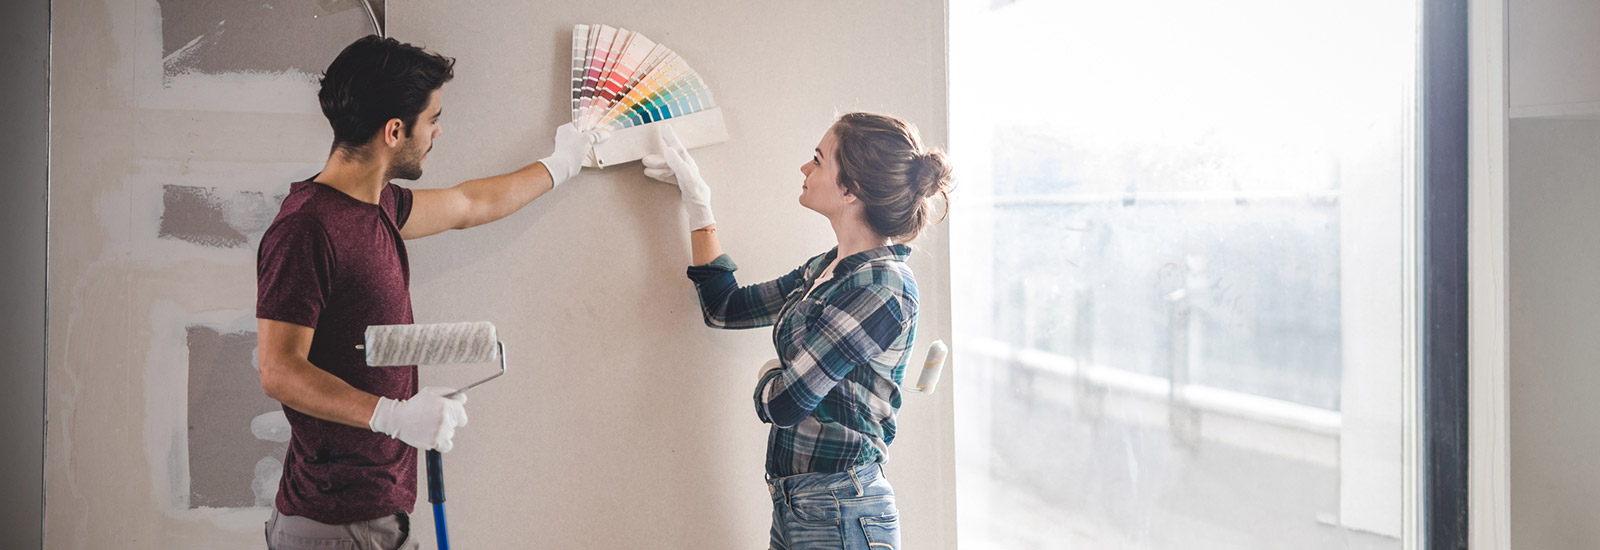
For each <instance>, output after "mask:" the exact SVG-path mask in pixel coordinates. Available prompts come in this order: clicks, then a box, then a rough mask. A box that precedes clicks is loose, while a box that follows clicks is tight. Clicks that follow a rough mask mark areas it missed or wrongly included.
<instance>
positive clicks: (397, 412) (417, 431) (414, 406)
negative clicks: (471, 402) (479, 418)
mask: <svg viewBox="0 0 1600 550" xmlns="http://www.w3.org/2000/svg"><path fill="white" fill-rule="evenodd" d="M452 394H454V395H452ZM466 403H467V396H466V395H465V394H460V393H455V390H452V389H450V388H439V387H431V386H430V387H426V388H422V390H421V391H418V392H417V394H416V395H414V396H412V397H411V398H410V399H405V400H394V399H389V398H387V397H379V398H378V406H377V407H375V408H374V409H373V410H372V419H371V420H368V421H367V426H368V427H369V428H372V431H375V432H379V433H382V434H385V435H388V436H389V437H393V438H395V439H399V440H400V441H403V442H405V444H407V445H410V446H412V447H416V448H418V449H422V450H425V451H432V450H438V451H440V452H446V453H447V452H450V449H451V447H452V446H453V444H452V443H451V441H450V440H451V439H452V438H454V437H455V434H456V428H457V427H460V426H465V425H467V409H466V407H465V405H466Z"/></svg>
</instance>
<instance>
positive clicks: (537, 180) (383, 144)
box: [256, 36, 603, 549]
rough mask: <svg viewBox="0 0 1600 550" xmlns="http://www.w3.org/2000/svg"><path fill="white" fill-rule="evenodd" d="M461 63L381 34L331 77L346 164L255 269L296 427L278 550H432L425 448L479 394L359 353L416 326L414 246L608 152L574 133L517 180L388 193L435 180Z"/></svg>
mask: <svg viewBox="0 0 1600 550" xmlns="http://www.w3.org/2000/svg"><path fill="white" fill-rule="evenodd" d="M454 63H455V61H454V60H452V59H449V58H446V57H442V56H439V55H437V54H433V53H429V52H426V51H424V50H422V49H421V48H418V47H416V46H412V45H409V44H404V43H401V42H398V41H396V40H394V39H388V38H379V37H377V36H368V37H366V38H362V39H360V40H357V41H356V42H355V43H353V44H351V45H350V46H348V47H346V48H345V49H344V51H343V52H340V53H339V56H338V57H337V58H336V59H334V60H333V63H332V64H330V65H329V66H328V70H327V72H326V73H325V74H324V75H323V78H322V83H321V85H322V89H321V91H320V92H319V93H318V99H319V100H320V101H321V103H322V112H323V114H324V115H326V116H327V117H328V122H329V123H330V124H332V126H333V150H332V151H331V152H330V153H329V155H328V160H327V164H326V165H325V166H324V167H323V170H322V172H321V173H319V174H317V175H316V176H313V177H312V178H311V179H310V180H307V181H303V182H299V183H295V184H293V186H292V187H291V188H290V192H289V195H288V197H287V198H285V199H284V201H283V205H282V207H281V209H280V210H279V212H278V217H277V218H276V219H275V220H274V221H273V223H272V226H271V227H270V228H268V229H267V232H266V234H265V235H263V236H262V239H261V249H260V251H259V254H258V255H257V263H256V268H257V269H256V277H257V298H256V317H257V318H258V319H257V324H258V338H259V341H258V347H259V357H260V370H261V387H262V389H263V390H265V391H266V393H267V395H268V396H270V397H272V398H273V399H276V400H278V401H279V402H281V403H283V410H284V414H285V415H286V416H287V417H288V419H289V425H290V427H291V436H290V440H289V450H288V453H287V455H286V456H285V460H284V465H283V479H282V481H281V482H280V483H279V485H278V497H277V502H276V507H275V510H274V511H273V515H272V518H271V520H269V521H268V522H267V533H266V535H267V545H268V547H269V548H310V547H313V546H316V547H319V548H320V547H330V548H332V547H338V548H362V549H366V548H374V549H376V548H382V549H392V548H415V547H416V546H417V543H416V542H415V541H412V540H409V539H410V537H409V516H408V515H407V514H408V512H410V511H411V509H412V507H413V504H414V503H415V502H416V494H417V475H416V473H417V449H424V450H427V449H438V450H440V451H448V450H450V447H451V443H450V439H451V437H452V436H453V434H454V433H455V429H456V427H458V426H461V425H465V424H466V422H467V415H466V410H465V409H464V407H463V404H464V403H466V397H465V396H458V397H451V398H447V397H445V395H447V394H448V393H450V391H451V390H450V389H447V388H431V387H430V388H422V390H421V391H418V390H417V369H416V367H415V366H411V367H386V368H374V367H368V366H366V364H365V357H364V355H363V352H362V351H361V350H358V349H356V345H357V344H359V343H361V341H362V338H363V333H364V331H365V330H366V327H367V326H369V325H393V324H408V323H411V322H412V315H411V297H410V291H409V289H408V287H409V279H410V273H409V268H408V264H407V259H406V248H405V243H404V242H403V240H405V239H416V238H420V237H426V236H428V235H433V234H435V233H439V232H442V231H445V230H447V229H465V228H468V227H472V226H476V225H481V224H484V223H488V222H491V221H494V220H498V219H500V218H503V217H505V216H507V215H510V214H511V213H512V212H515V211H517V210H518V209H520V208H522V207H523V206H525V205H527V204H528V203H529V202H532V201H533V200H534V199H536V198H538V197H539V196H541V195H543V194H544V193H545V192H547V191H549V190H551V189H553V188H554V187H555V186H557V185H560V184H561V182H563V181H565V180H566V179H568V178H570V177H572V176H573V175H576V174H577V173H578V171H579V169H580V168H581V166H582V163H583V160H584V158H585V157H586V156H588V154H589V152H590V150H591V149H592V147H593V143H594V142H595V141H596V140H597V139H601V138H603V135H600V134H596V133H580V132H578V131H577V130H575V129H574V128H573V127H572V126H571V125H570V124H569V125H565V126H562V127H561V128H559V129H558V130H557V132H556V139H555V141H556V146H555V152H554V153H552V154H551V156H549V157H546V158H544V159H542V160H540V161H539V162H536V163H534V164H530V165H528V166H526V167H524V168H522V169H520V170H517V171H515V172H511V173H509V174H504V175H500V176H494V177H490V178H484V179H478V180H472V181H467V182H464V183H461V184H459V185H456V186H454V187H451V188H448V189H418V190H416V191H411V190H409V189H406V188H404V187H400V186H398V185H394V184H392V183H389V180H391V179H397V178H398V179H404V180H415V179H417V178H419V177H421V176H422V163H423V161H424V160H426V159H427V155H428V152H429V151H430V150H431V149H432V148H433V141H434V140H435V139H438V138H439V136H440V135H441V133H442V130H441V128H440V125H439V115H440V112H441V110H442V109H441V104H442V101H443V100H442V96H441V93H442V88H443V86H444V83H445V82H448V81H449V80H450V79H451V78H452V77H453V68H452V67H453V65H454ZM337 541H354V545H353V546H351V545H350V544H351V543H349V542H343V543H341V542H337ZM340 544H343V546H341V545H340Z"/></svg>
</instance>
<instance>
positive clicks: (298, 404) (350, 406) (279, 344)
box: [256, 224, 410, 429]
mask: <svg viewBox="0 0 1600 550" xmlns="http://www.w3.org/2000/svg"><path fill="white" fill-rule="evenodd" d="M407 225H410V224H407ZM312 333H313V331H312V329H311V328H309V327H303V326H300V325H296V324H294V323H285V322H283V321H273V320H270V319H256V339H257V340H256V345H257V348H258V349H259V350H260V355H259V362H260V365H261V369H260V370H261V389H262V390H265V391H266V392H267V397H271V398H273V399H276V400H278V402H280V403H283V404H284V405H288V406H289V407H290V408H293V409H294V410H297V411H300V412H303V413H306V414H309V415H311V416H314V417H316V418H320V419H323V420H327V421H330V422H338V423H340V424H347V425H350V426H355V427H357V428H362V429H371V428H370V426H369V425H368V422H369V421H370V420H371V419H372V411H373V409H375V408H377V406H378V396H376V395H372V394H370V393H367V392H364V391H361V390H358V389H355V388H354V387H351V386H350V384H347V383H345V381H344V380H340V379H339V378H338V377H336V376H334V375H332V374H329V373H328V371H325V370H322V369H320V368H317V367H316V366H315V365H312V364H311V361H310V360H308V359H307V356H308V354H310V352H311V335H312Z"/></svg>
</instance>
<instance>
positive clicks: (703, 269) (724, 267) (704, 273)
mask: <svg viewBox="0 0 1600 550" xmlns="http://www.w3.org/2000/svg"><path fill="white" fill-rule="evenodd" d="M737 269H739V266H738V265H737V264H734V263H733V258H729V257H728V255H727V254H723V255H721V256H717V259H715V260H711V261H710V262H708V263H705V264H701V265H691V266H689V271H688V275H689V280H691V281H694V282H696V283H702V282H705V281H706V280H707V279H710V278H712V277H715V276H717V275H721V274H723V273H732V272H734V271H735V270H737Z"/></svg>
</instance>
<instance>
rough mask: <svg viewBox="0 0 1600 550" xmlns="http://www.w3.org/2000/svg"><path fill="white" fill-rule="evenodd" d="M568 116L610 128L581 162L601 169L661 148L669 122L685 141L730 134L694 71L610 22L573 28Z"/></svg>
mask: <svg viewBox="0 0 1600 550" xmlns="http://www.w3.org/2000/svg"><path fill="white" fill-rule="evenodd" d="M572 123H573V125H575V126H577V128H578V129H579V130H592V129H596V128H603V129H605V130H607V131H609V132H610V133H611V137H610V138H608V139H606V140H605V141H603V142H601V143H600V144H598V145H596V146H595V148H594V155H593V157H591V158H590V159H588V160H586V161H585V162H584V166H599V167H601V168H604V167H607V166H611V165H615V164H622V163H625V162H632V161H636V160H639V159H640V158H643V157H644V156H645V155H648V154H651V153H659V152H660V151H659V149H660V146H659V145H657V143H656V142H657V139H658V136H660V135H661V129H662V128H663V127H665V126H669V125H670V126H671V127H672V130H673V132H674V133H676V134H677V135H678V139H679V140H680V141H682V142H683V145H684V147H688V148H695V147H701V146H705V145H711V144H713V143H722V142H724V141H727V140H728V129H727V126H725V125H724V124H723V121H722V110H721V109H718V108H717V104H716V101H714V100H713V99H712V98H711V89H710V88H707V87H706V84H705V81H704V80H702V79H701V78H700V75H699V73H696V72H694V69H691V68H689V64H688V63H687V62H684V60H683V58H681V57H678V54H676V53H673V52H672V50H669V49H667V48H666V47H665V46H662V45H661V44H657V43H656V42H654V41H651V40H650V39H649V38H645V37H644V35H642V34H639V33H636V32H633V31H630V30H627V29H620V28H616V27H611V26H607V25H575V26H573V27H572Z"/></svg>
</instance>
